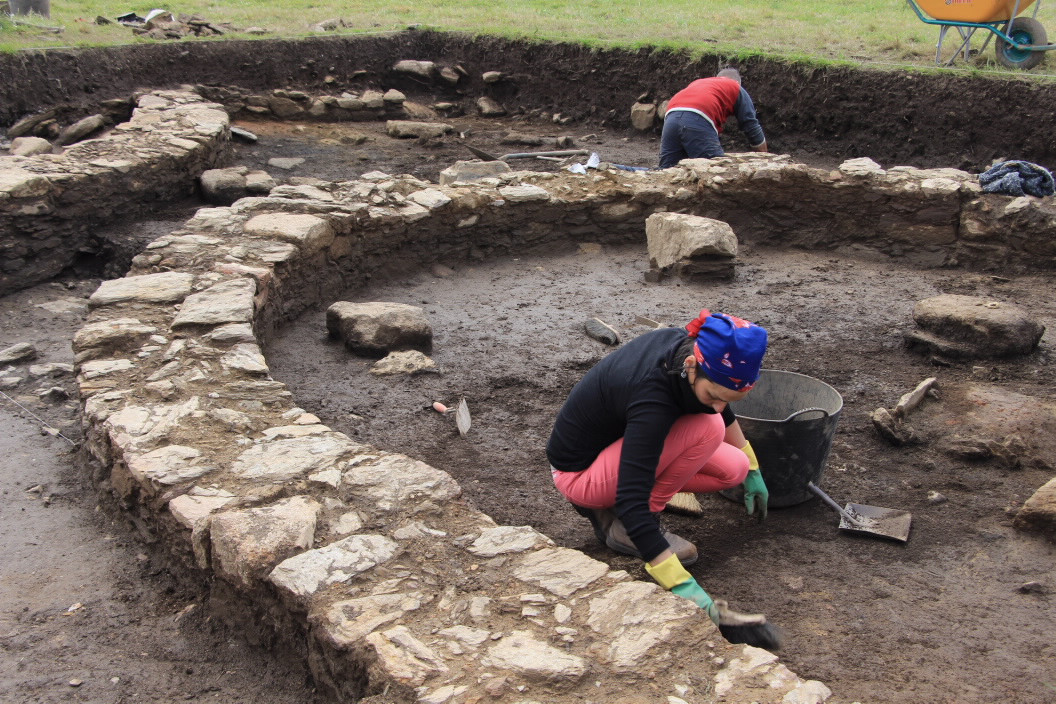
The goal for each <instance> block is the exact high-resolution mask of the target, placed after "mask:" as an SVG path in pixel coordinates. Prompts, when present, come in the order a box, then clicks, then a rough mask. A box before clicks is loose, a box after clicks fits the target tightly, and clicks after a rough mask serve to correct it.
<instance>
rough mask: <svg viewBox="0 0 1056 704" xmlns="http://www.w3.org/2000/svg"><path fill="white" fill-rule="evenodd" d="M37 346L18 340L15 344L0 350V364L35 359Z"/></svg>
mask: <svg viewBox="0 0 1056 704" xmlns="http://www.w3.org/2000/svg"><path fill="white" fill-rule="evenodd" d="M36 356H37V348H36V347H34V346H33V345H31V344H30V343H28V342H20V343H18V344H17V345H11V346H10V347H8V348H6V349H4V350H0V364H16V363H18V362H26V361H28V360H31V359H36Z"/></svg>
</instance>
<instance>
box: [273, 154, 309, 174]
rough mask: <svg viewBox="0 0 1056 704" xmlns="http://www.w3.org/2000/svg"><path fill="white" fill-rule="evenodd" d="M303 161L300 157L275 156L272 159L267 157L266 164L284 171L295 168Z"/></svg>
mask: <svg viewBox="0 0 1056 704" xmlns="http://www.w3.org/2000/svg"><path fill="white" fill-rule="evenodd" d="M303 163H304V159H302V158H301V157H275V158H273V159H268V166H274V167H275V168H276V169H283V170H285V171H290V170H291V169H296V168H297V167H298V166H300V165H301V164H303Z"/></svg>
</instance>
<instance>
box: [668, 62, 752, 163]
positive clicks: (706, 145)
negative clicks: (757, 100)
mask: <svg viewBox="0 0 1056 704" xmlns="http://www.w3.org/2000/svg"><path fill="white" fill-rule="evenodd" d="M731 115H733V116H735V117H736V118H737V124H738V126H739V127H740V129H741V131H742V132H744V136H745V137H747V138H748V144H749V145H751V149H752V151H756V152H765V151H767V146H766V136H765V135H764V134H763V128H762V126H761V125H760V124H759V119H758V118H757V117H756V116H755V105H754V104H753V103H752V98H751V96H749V95H748V91H746V90H745V89H744V88H742V87H741V74H740V73H739V72H738V71H737V69H733V68H724V69H722V70H721V71H719V72H718V74H716V75H715V77H714V78H699V79H697V80H695V81H693V82H692V83H690V84H689V85H688V86H686V87H685V88H683V89H682V90H680V91H679V92H677V93H675V95H674V97H672V98H671V100H670V101H668V103H667V112H666V113H665V114H664V129H663V132H662V133H661V134H660V168H661V169H666V168H669V167H672V166H675V165H676V164H678V162H680V161H682V160H683V159H700V158H706V159H711V158H713V157H717V156H723V155H724V154H725V153H726V152H724V151H723V150H722V144H720V143H719V135H720V134H722V129H723V127H724V126H725V124H726V121H727V120H728V119H729V118H730V116H731Z"/></svg>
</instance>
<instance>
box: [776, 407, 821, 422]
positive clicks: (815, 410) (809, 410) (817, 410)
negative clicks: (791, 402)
mask: <svg viewBox="0 0 1056 704" xmlns="http://www.w3.org/2000/svg"><path fill="white" fill-rule="evenodd" d="M804 413H823V414H824V415H823V416H822V417H823V418H828V417H829V415H830V414H829V412H828V411H826V410H825V409H824V408H801V409H800V410H798V411H795V412H794V413H792V414H791V415H789V416H788V418H785V419H784V420H783V421H781V422H782V423H787V422H788V421H790V420H793V419H795V418H798V417H799V416H801V415H803V414H804Z"/></svg>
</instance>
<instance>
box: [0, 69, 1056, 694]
mask: <svg viewBox="0 0 1056 704" xmlns="http://www.w3.org/2000/svg"><path fill="white" fill-rule="evenodd" d="M290 100H294V101H295V102H296V100H297V98H296V97H294V98H290ZM148 117H149V123H150V125H151V126H152V127H151V129H150V131H152V132H154V138H155V140H157V138H158V136H159V133H160V134H163V135H164V137H163V138H162V143H161V144H160V145H155V147H154V149H155V151H154V152H153V155H154V156H156V157H157V158H158V159H172V158H179V157H180V156H186V155H187V153H188V152H193V151H195V150H202V151H203V152H205V153H208V154H215V153H218V151H219V150H220V148H221V147H222V143H223V142H224V141H225V140H226V139H227V138H228V136H229V133H228V132H227V122H226V113H225V112H224V111H223V110H219V109H218V108H217V107H216V106H214V105H213V104H211V103H204V102H202V100H201V98H200V97H198V96H197V95H196V94H195V93H193V92H191V91H189V90H188V91H159V92H156V93H153V94H149V95H145V96H143V97H142V98H140V101H139V108H138V109H137V114H136V115H135V116H134V117H133V122H132V123H129V126H120V127H121V128H119V129H118V130H115V132H116V133H118V134H126V135H137V137H138V131H140V127H138V126H140V125H142V124H143V121H144V120H145V119H147V118H148ZM162 124H164V125H175V126H178V129H171V130H170V129H169V128H168V127H166V130H169V131H165V130H161V129H160V128H158V129H157V130H155V127H157V126H158V125H162ZM131 143H132V144H142V145H144V146H141V147H136V149H143V150H146V149H148V147H147V146H145V145H146V144H147V142H146V141H144V142H137V141H135V140H132V142H131ZM170 147H178V148H173V149H170ZM71 151H73V150H71ZM130 151H135V149H131V150H130V149H129V147H128V143H125V145H124V152H123V156H122V158H123V159H125V160H127V161H122V166H120V168H118V167H114V166H113V164H112V162H113V161H116V160H117V157H116V155H110V156H108V157H107V160H108V164H110V165H109V166H108V167H107V168H103V167H99V168H98V169H94V170H93V169H90V168H88V166H91V164H92V163H94V162H93V161H91V160H92V159H94V158H95V156H96V155H95V154H93V153H91V152H90V150H87V149H85V150H82V151H81V152H80V154H81V156H82V157H83V158H84V159H85V161H86V163H87V164H88V166H83V165H75V164H74V162H70V161H65V159H67V158H68V157H67V155H63V157H61V158H62V159H64V161H63V165H64V168H65V169H66V173H68V174H71V179H70V182H75V181H78V179H83V180H85V181H88V180H91V179H90V178H89V175H91V176H92V177H94V178H95V179H97V180H102V182H103V183H102V186H100V188H110V190H109V191H108V192H111V193H112V192H115V191H114V190H113V188H112V186H113V185H114V183H113V180H112V179H113V176H112V174H113V173H114V172H116V173H119V174H120V173H126V172H123V171H121V170H120V169H121V168H126V167H127V172H136V173H140V172H145V171H147V170H149V167H147V166H144V165H140V164H139V163H138V162H135V163H133V160H132V157H131V156H129V152H130ZM67 154H69V152H67ZM32 159H36V160H44V161H40V162H38V161H33V160H31V159H26V158H21V157H5V158H3V159H0V218H4V219H5V224H6V223H7V222H17V223H19V226H20V227H21V228H22V229H21V231H25V232H30V231H32V230H33V229H34V228H37V229H38V230H39V229H46V228H48V227H51V226H53V223H54V218H53V217H52V216H51V213H50V211H49V209H48V208H47V207H37V205H36V204H40V203H46V202H47V194H49V193H51V192H52V189H53V187H54V186H53V183H54V181H57V180H59V179H58V177H57V176H56V175H55V172H54V171H52V170H51V169H52V165H53V164H54V161H53V159H54V157H51V158H47V159H46V158H45V157H43V156H42V157H33V158H32ZM11 160H16V161H11ZM207 161H209V160H208V159H189V160H188V161H187V162H185V166H186V171H185V173H194V174H197V173H200V172H201V170H204V169H202V168H200V167H201V166H203V165H204V162H207ZM82 163H83V162H82ZM477 166H478V165H472V166H471V167H466V168H465V169H464V170H463V175H460V176H458V177H457V178H454V179H452V180H448V181H446V182H445V183H441V184H432V183H428V182H423V181H421V180H419V179H416V178H414V177H411V176H393V175H388V174H384V173H380V172H375V173H371V174H366V175H364V176H363V177H361V178H360V179H359V180H357V181H351V182H340V183H319V184H317V185H314V186H283V187H278V188H275V189H272V191H271V192H270V193H268V194H267V195H262V196H256V197H247V198H243V199H240V200H238V201H236V202H234V203H233V204H232V205H230V206H227V207H216V208H203V209H200V210H199V211H198V212H197V213H196V214H195V216H194V217H193V218H191V219H190V220H188V221H187V222H186V223H185V224H184V226H183V227H182V228H180V229H179V230H177V231H175V232H173V233H171V234H169V235H166V236H163V237H160V238H159V239H157V240H155V241H154V242H153V243H151V244H150V245H148V247H147V248H146V249H145V251H144V252H143V253H142V254H140V255H138V256H137V257H136V258H135V259H134V261H133V266H132V269H131V271H130V272H129V275H128V276H126V277H125V278H124V279H119V280H116V281H108V282H105V283H103V284H102V285H101V286H100V287H99V289H98V290H97V291H96V292H95V294H93V295H92V297H91V299H90V300H89V303H90V312H89V315H88V320H87V323H86V325H85V327H84V328H83V329H82V330H81V331H79V332H78V334H77V336H76V338H75V341H74V351H75V354H76V359H77V362H76V371H77V382H78V385H79V391H80V398H81V402H82V404H83V419H84V431H85V432H84V435H85V449H86V450H87V452H88V454H89V455H90V457H91V458H92V459H93V460H94V462H95V463H97V465H98V469H97V472H96V476H97V477H98V478H99V481H100V483H101V487H102V488H105V489H107V490H109V491H111V492H113V493H114V494H116V495H117V496H118V497H119V498H121V499H122V500H123V502H124V504H125V505H126V506H128V507H130V510H131V511H132V512H133V513H135V514H136V515H137V516H138V519H139V521H140V522H141V523H142V524H143V525H144V526H145V529H149V530H150V531H151V532H152V533H154V534H156V535H157V536H158V538H159V539H161V540H164V541H165V543H166V544H167V545H168V546H169V547H170V549H171V550H172V551H173V553H174V554H175V555H177V556H180V557H181V558H182V559H183V560H184V562H183V564H184V565H185V566H186V569H188V570H199V571H200V572H201V581H202V583H203V584H211V585H213V588H214V589H218V588H220V585H223V592H224V593H225V594H226V595H227V598H229V599H233V601H232V606H235V605H236V604H238V605H241V608H244V609H245V610H247V611H248V612H249V613H252V614H255V616H256V619H257V621H258V623H260V624H261V625H262V626H273V627H274V628H275V629H276V630H277V631H278V632H279V633H280V634H281V636H282V637H284V638H287V639H290V640H292V641H296V642H297V643H298V644H299V646H300V647H301V648H302V649H303V650H304V651H305V652H307V654H308V661H309V663H310V664H311V668H312V671H313V674H314V676H315V680H316V683H317V685H318V686H319V688H320V689H321V690H322V691H324V692H326V693H328V694H329V695H331V696H332V697H333V698H335V699H338V700H344V701H353V700H357V701H362V702H366V703H367V704H381V702H386V703H393V702H449V703H450V704H458V703H462V702H479V701H490V700H497V701H511V702H530V701H539V702H550V703H556V704H562V703H564V702H569V703H571V702H581V701H595V702H602V701H617V700H623V699H625V698H626V695H627V693H628V692H636V693H639V695H638V699H637V701H642V702H664V703H670V702H686V703H687V704H695V703H698V702H712V701H722V702H760V703H765V702H775V703H776V702H803V703H807V702H823V701H825V700H826V699H827V698H828V697H830V696H831V693H830V691H829V690H828V688H827V687H825V686H824V685H823V684H822V683H820V682H816V681H803V680H802V679H801V678H799V677H798V676H796V675H795V674H794V673H792V672H790V671H789V670H788V669H787V668H786V667H785V666H784V665H783V664H781V662H780V660H779V658H778V657H777V656H775V655H773V654H771V653H768V652H766V651H763V650H759V649H756V648H751V647H747V646H741V645H737V646H735V645H731V644H729V643H727V642H726V641H725V640H724V639H723V638H722V637H721V636H720V635H719V633H718V632H717V630H716V629H715V628H714V627H713V626H712V624H711V622H710V621H709V620H708V619H707V618H706V617H702V614H701V612H700V610H699V609H698V608H697V607H695V606H694V605H693V604H692V603H690V602H688V601H686V600H684V599H681V598H679V597H677V596H674V595H672V594H670V593H667V592H664V591H663V590H661V589H660V588H659V587H658V586H656V585H655V584H653V583H651V582H649V581H645V580H644V579H634V578H632V576H631V575H629V574H627V573H626V572H622V571H613V570H610V569H609V567H608V566H607V565H606V564H604V563H602V562H599V561H597V560H594V559H592V558H590V557H588V556H586V555H584V554H583V553H580V552H578V551H575V550H570V549H566V548H559V547H557V546H555V545H554V544H553V543H552V541H550V539H549V538H547V537H546V536H544V535H541V534H539V533H537V532H536V531H534V530H533V529H531V528H530V527H526V526H522V527H513V526H499V525H496V524H495V523H494V521H493V520H492V519H491V518H489V517H488V516H486V515H484V514H482V513H480V512H479V511H476V510H475V509H474V508H472V507H471V506H470V505H468V504H467V503H466V502H465V501H464V500H463V499H462V498H461V488H460V487H459V486H458V484H457V483H456V482H455V481H454V480H453V479H452V478H451V477H450V475H448V474H447V473H445V472H443V471H441V470H439V469H436V468H433V467H430V466H429V465H427V464H425V463H422V462H420V461H417V460H414V459H413V458H410V457H406V456H403V455H400V454H397V453H393V452H388V451H382V450H378V449H375V448H371V447H368V446H365V445H362V444H360V443H357V442H354V441H353V440H352V439H350V438H348V437H346V436H345V435H343V434H341V433H337V432H335V431H333V430H332V429H330V428H328V427H327V426H325V425H323V424H322V423H320V422H319V419H318V418H316V417H314V416H312V415H311V414H308V413H305V412H304V411H303V410H302V409H300V408H298V407H296V406H295V402H294V399H293V398H292V395H291V394H290V392H289V391H288V390H287V389H286V387H285V385H284V384H282V383H281V382H279V381H276V380H274V379H272V378H271V377H270V373H269V371H268V368H267V362H266V359H264V358H263V356H262V355H261V354H260V349H261V347H260V345H261V344H262V343H263V342H264V341H265V340H266V339H267V337H268V335H270V334H271V333H272V331H273V330H274V329H275V328H276V327H277V326H278V325H280V324H281V323H282V322H283V321H284V320H287V319H289V318H291V317H293V316H296V315H298V314H299V313H300V312H302V311H303V310H306V309H307V308H308V307H310V306H316V305H320V304H324V303H328V302H330V301H333V300H334V297H335V296H336V294H337V292H340V291H344V290H347V289H348V288H349V287H350V286H351V285H353V284H362V283H363V282H364V281H365V280H366V279H367V278H368V277H369V276H370V273H371V271H372V270H373V268H374V267H377V266H378V265H379V263H381V262H382V261H385V262H386V263H388V264H390V265H392V264H393V263H394V261H393V260H394V257H395V256H396V255H397V253H398V261H397V262H396V263H398V264H399V265H400V266H404V267H411V268H419V267H420V268H422V269H427V268H428V267H430V266H432V265H433V264H435V262H436V261H438V260H441V261H442V260H444V259H446V258H452V259H460V258H467V257H470V256H474V255H476V256H479V257H484V258H486V257H488V256H490V255H492V254H502V253H507V252H515V251H518V250H521V249H525V248H530V247H539V246H546V245H548V244H549V243H552V242H557V241H564V240H566V239H568V238H570V237H572V238H577V239H579V238H584V239H585V238H589V239H590V240H591V241H604V242H625V241H640V240H641V237H642V232H643V230H644V228H645V222H646V219H647V218H648V217H649V216H650V215H652V214H654V213H684V214H689V215H696V216H701V217H709V218H712V219H717V220H721V221H723V222H726V223H728V224H729V225H730V226H731V227H732V229H733V230H734V231H735V232H737V233H738V235H739V236H740V237H741V238H742V239H750V240H753V241H756V242H761V243H767V242H779V243H781V244H782V245H784V246H789V245H792V244H799V245H803V246H811V247H836V246H843V245H848V246H850V245H852V244H853V245H855V246H874V247H876V248H879V249H881V250H885V251H888V252H889V253H890V254H892V255H898V256H911V255H912V256H918V257H921V258H923V259H934V260H940V261H947V262H952V261H954V260H959V261H961V262H962V263H965V262H976V263H980V264H983V265H987V266H994V265H1000V266H1001V267H1004V268H1015V267H1019V266H1027V265H1028V264H1029V265H1033V266H1042V267H1046V268H1051V267H1052V264H1053V263H1054V261H1056V259H1054V258H1056V250H1052V248H1051V244H1049V243H1051V242H1053V241H1056V238H1053V237H1052V232H1053V230H1054V228H1056V210H1054V209H1053V207H1052V204H1051V203H1050V202H1048V201H1040V200H1037V199H1031V200H1028V201H1026V202H1024V203H1023V204H1021V205H1017V206H1016V207H1011V208H1010V206H1012V204H1013V203H1015V200H1019V199H1015V200H1012V199H1009V198H1007V197H1002V196H983V195H982V194H981V193H980V191H979V188H978V185H977V184H975V183H974V180H973V179H972V177H971V176H970V175H968V174H966V173H964V172H960V171H955V170H951V169H937V170H920V169H912V168H908V167H906V168H904V167H897V168H893V169H887V170H884V169H880V168H879V167H877V166H875V165H873V164H871V163H869V162H868V160H852V161H851V162H847V163H845V164H844V165H843V166H842V167H841V168H839V169H836V170H833V171H832V172H828V171H823V170H819V169H814V168H811V167H808V166H805V165H802V164H796V163H794V162H792V161H791V160H790V159H788V158H787V157H784V156H779V155H765V154H749V155H731V156H729V157H726V158H722V159H715V160H710V161H709V160H690V161H687V162H684V163H683V165H682V166H680V167H676V168H673V169H668V170H664V171H653V172H622V171H611V170H606V171H604V172H600V171H592V172H588V173H587V174H585V175H576V174H570V173H545V174H544V173H531V172H520V171H512V170H509V167H508V165H504V166H506V169H498V170H495V171H493V172H491V171H489V172H487V173H481V174H477V175H472V176H470V175H469V174H468V172H469V171H471V170H473V169H475V168H477ZM459 170H460V169H459V168H456V171H459ZM88 190H90V189H88V188H87V186H83V187H82V191H88ZM761 193H762V194H766V201H765V202H766V206H767V207H760V194H761ZM893 203H897V204H899V207H897V208H893V207H892V204H893ZM881 213H882V214H883V216H884V217H882V218H881V217H879V215H880V214H881ZM965 222H971V223H972V226H971V227H968V228H966V227H965ZM29 223H34V228H30V227H29ZM1013 225H1015V226H1016V227H1012V226H1013ZM877 229H880V230H881V231H882V232H881V233H880V234H877V232H876V230H877ZM15 231H19V230H15ZM966 232H967V233H968V234H967V235H965V233H966ZM891 242H895V243H896V245H891ZM55 246H58V245H55ZM893 246H897V248H898V249H897V252H896V251H895V250H893V249H892V247H893ZM37 255H38V256H40V257H42V256H44V253H43V252H38V253H37ZM4 257H5V258H4V259H3V263H4V266H5V272H12V271H20V270H21V268H22V264H19V265H18V266H14V267H11V266H9V264H10V262H12V261H13V260H14V259H19V258H21V259H22V260H23V263H24V262H26V261H28V259H27V257H30V253H29V252H28V251H26V252H16V253H14V254H12V252H11V251H10V250H6V251H5V252H4ZM5 283H7V284H8V285H15V282H14V281H10V282H7V281H5ZM1047 492H1048V493H1046V494H1040V493H1039V496H1041V497H1042V499H1044V497H1046V496H1049V494H1051V490H1047ZM1042 499H1039V501H1038V502H1037V503H1045V502H1044V501H1042ZM1046 501H1047V506H1048V507H1049V509H1050V512H1049V513H1048V514H1047V515H1048V516H1050V518H1051V516H1052V513H1051V508H1052V502H1051V498H1050V499H1047V500H1046ZM1028 503H1029V502H1028ZM1028 515H1029V514H1028ZM1024 520H1026V519H1024ZM687 653H693V654H695V657H694V658H693V659H692V662H691V663H690V664H689V665H687V663H686V654H687Z"/></svg>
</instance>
